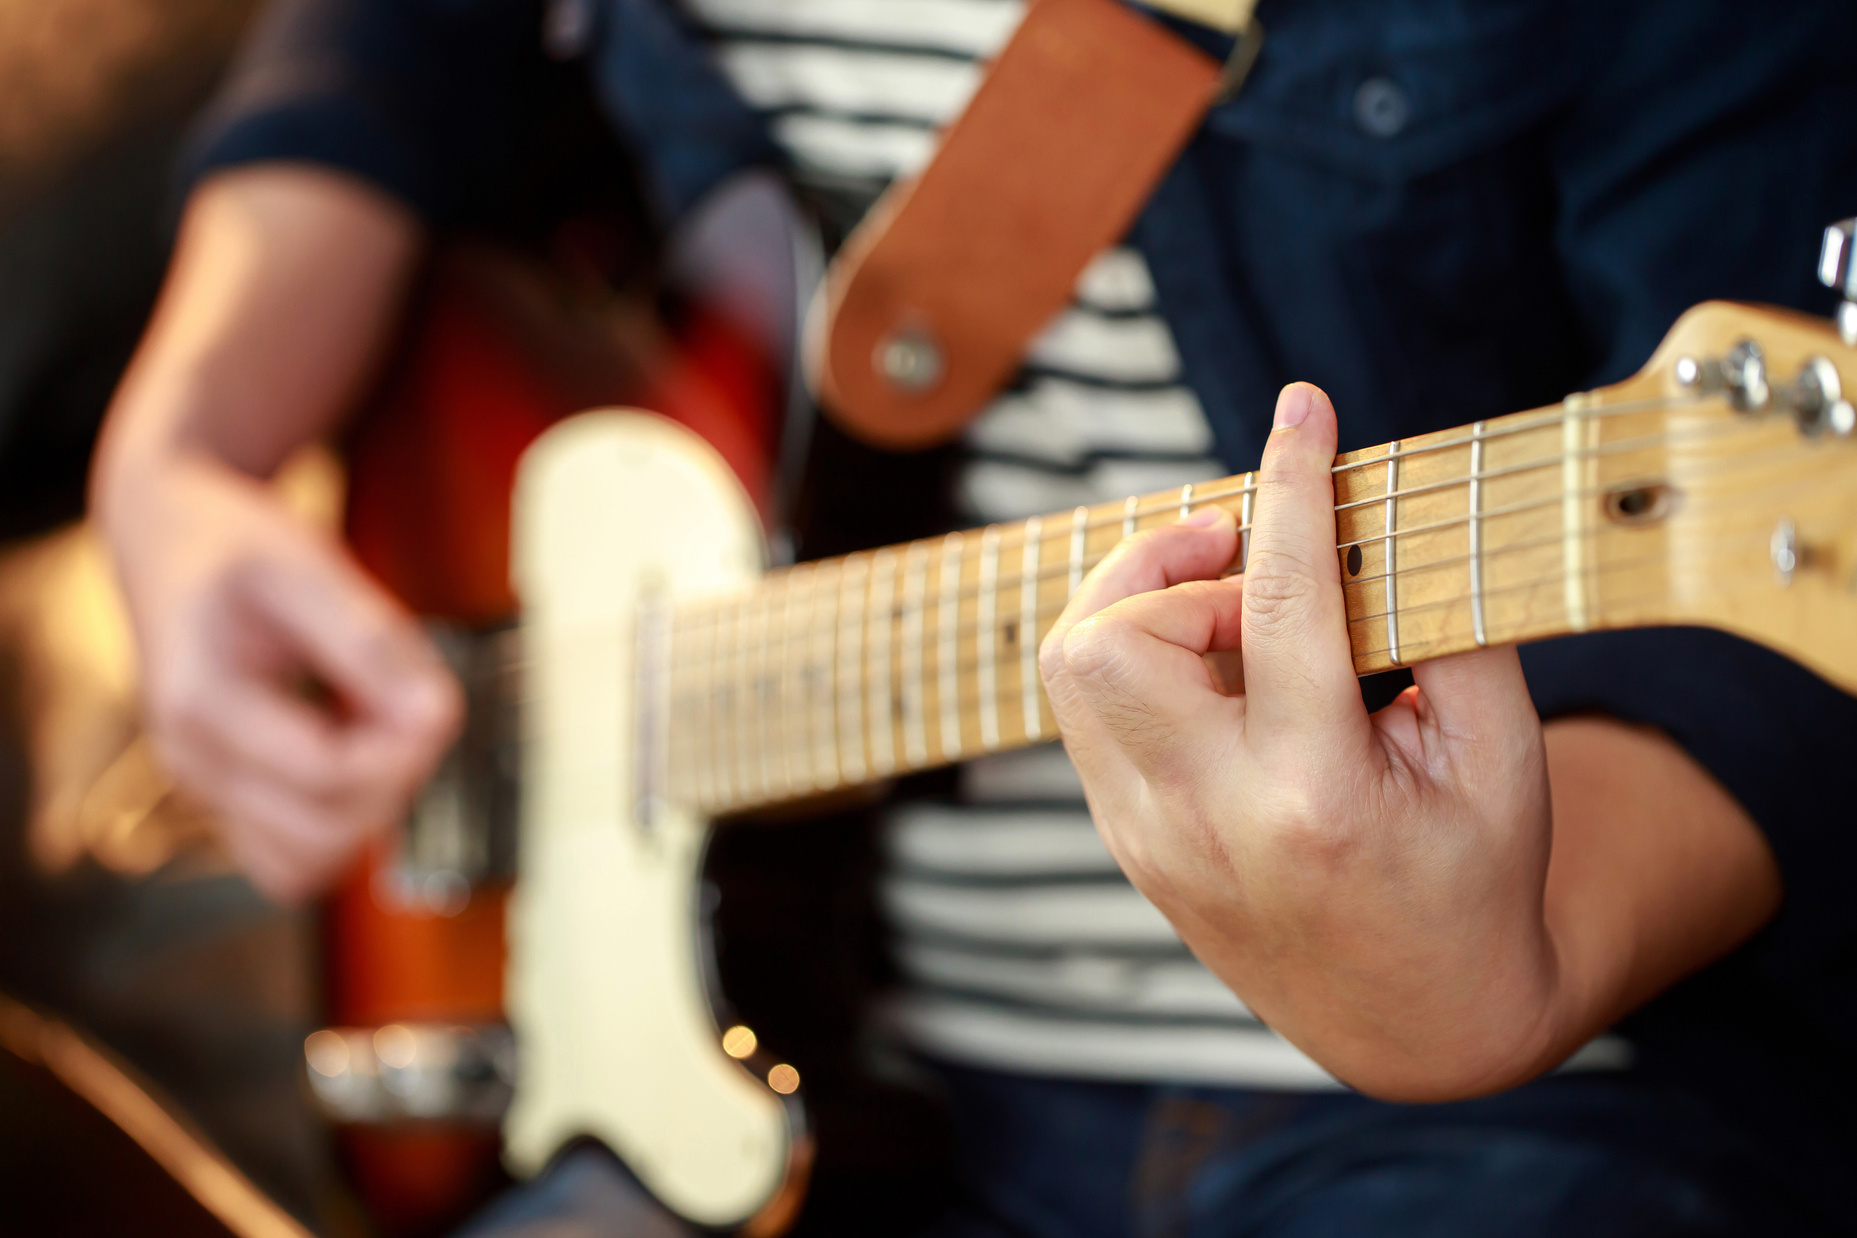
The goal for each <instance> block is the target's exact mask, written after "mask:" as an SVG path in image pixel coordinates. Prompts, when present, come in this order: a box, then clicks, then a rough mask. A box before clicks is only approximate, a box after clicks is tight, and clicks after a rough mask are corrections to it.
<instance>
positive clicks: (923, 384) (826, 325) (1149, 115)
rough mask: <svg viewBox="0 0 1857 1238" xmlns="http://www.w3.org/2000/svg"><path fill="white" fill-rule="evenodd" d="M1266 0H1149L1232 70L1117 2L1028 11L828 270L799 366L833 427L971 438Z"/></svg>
mask: <svg viewBox="0 0 1857 1238" xmlns="http://www.w3.org/2000/svg"><path fill="white" fill-rule="evenodd" d="M1254 4H1255V0H1155V2H1154V4H1153V7H1155V8H1159V9H1164V10H1166V11H1168V12H1171V13H1174V14H1176V15H1178V16H1181V17H1184V18H1186V19H1188V20H1191V21H1195V22H1198V23H1200V24H1202V25H1206V26H1210V27H1215V28H1218V29H1222V30H1224V31H1226V32H1227V33H1230V34H1233V35H1234V36H1236V37H1237V39H1238V42H1237V45H1236V49H1235V50H1234V52H1233V54H1232V57H1231V59H1230V60H1229V61H1228V62H1227V63H1226V64H1225V65H1224V66H1221V65H1220V64H1219V62H1218V61H1216V60H1215V59H1213V58H1212V57H1211V56H1208V55H1207V54H1206V53H1205V52H1203V51H1201V50H1200V49H1199V48H1197V47H1194V46H1193V45H1192V44H1190V43H1188V42H1187V41H1186V40H1185V39H1183V38H1181V37H1180V36H1179V35H1177V34H1175V33H1174V32H1172V31H1170V30H1168V29H1166V28H1165V27H1164V26H1162V25H1161V24H1160V23H1158V22H1156V21H1154V20H1152V19H1151V18H1149V17H1147V16H1145V15H1143V14H1141V13H1139V12H1136V11H1135V10H1133V9H1130V8H1128V7H1126V6H1125V5H1123V4H1121V3H1119V0H1034V2H1033V4H1032V5H1031V7H1030V8H1029V9H1028V10H1027V12H1026V15H1025V18H1024V20H1023V21H1022V22H1021V24H1020V26H1019V28H1018V31H1017V32H1016V33H1015V34H1014V35H1013V37H1012V38H1011V40H1010V41H1009V42H1008V43H1007V44H1006V47H1005V48H1004V50H1002V51H1001V52H1000V54H999V56H998V57H997V58H996V59H995V60H994V61H993V63H992V64H991V66H990V67H989V68H988V70H987V72H986V76H985V77H984V78H983V79H982V81H981V83H980V87H979V89H978V90H977V91H976V92H975V94H974V97H973V99H972V101H971V102H969V104H968V105H967V109H966V110H965V111H964V112H962V113H961V115H960V117H959V118H958V119H956V120H955V122H954V124H953V125H952V126H950V127H949V129H948V130H947V132H946V133H945V134H944V135H943V138H942V142H941V145H940V147H939V149H938V150H937V151H936V154H935V157H934V158H933V159H932V160H931V161H930V163H929V165H928V167H927V168H925V169H924V170H923V171H922V173H921V174H920V175H919V176H917V177H915V178H913V179H912V180H909V181H906V182H899V183H898V184H896V185H894V186H892V187H891V189H890V190H889V192H887V193H886V194H885V195H884V196H883V198H882V199H881V200H880V201H879V202H878V203H877V205H876V206H875V207H874V208H873V209H872V211H871V213H870V214H869V215H868V216H867V217H866V219H865V220H864V222H863V223H862V224H861V225H859V227H858V228H857V229H856V230H855V231H854V232H853V233H852V234H851V236H850V237H849V238H847V240H846V241H845V244H844V247H843V248H842V249H841V250H840V251H839V253H838V255H837V257H836V258H835V259H834V260H833V262H832V265H831V269H830V270H829V271H828V272H827V273H826V278H825V283H824V286H823V288H822V289H821V293H820V295H821V301H820V302H819V303H818V304H816V305H815V307H814V312H813V314H812V315H811V321H810V322H809V324H808V335H809V339H808V341H807V345H808V346H807V349H806V361H807V366H808V373H809V377H810V379H811V382H812V385H813V390H814V391H815V393H817V395H818V396H819V398H820V400H821V402H822V403H823V404H824V406H825V408H826V410H827V411H828V412H829V413H830V414H831V415H832V416H833V417H834V419H835V420H837V421H838V423H839V424H840V425H842V426H843V427H845V429H847V430H848V431H850V432H851V433H853V434H855V435H857V436H858V437H860V438H862V439H864V440H865V441H867V442H871V443H874V444H876V445H878V446H883V447H892V448H911V447H924V446H928V445H931V444H934V443H938V442H942V441H945V440H947V439H949V438H952V437H953V436H954V435H955V434H957V433H959V431H960V430H961V428H962V427H964V426H965V425H966V424H967V423H968V421H969V420H971V419H972V418H973V416H974V414H976V413H977V412H979V411H980V409H981V407H982V406H983V405H985V403H986V402H987V400H988V399H989V398H990V397H991V396H992V395H993V394H994V393H995V392H996V391H998V390H999V388H1000V387H1001V386H1002V385H1003V384H1004V383H1005V382H1006V381H1008V380H1009V379H1010V378H1011V376H1012V374H1013V371H1014V370H1015V369H1016V367H1017V366H1018V364H1019V361H1020V358H1021V357H1022V355H1023V354H1024V351H1025V348H1026V345H1027V344H1028V343H1029V342H1030V341H1031V339H1032V337H1033V336H1034V335H1036V334H1037V332H1038V331H1039V330H1040V329H1041V328H1042V327H1044V325H1045V324H1046V323H1047V322H1049V321H1050V320H1051V318H1052V317H1053V316H1054V315H1056V314H1057V313H1058V312H1059V311H1060V310H1061V309H1063V307H1064V306H1065V305H1066V304H1067V303H1068V302H1069V300H1070V297H1071V294H1072V290H1073V289H1074V288H1075V286H1076V282H1077V277H1078V276H1079V275H1080V274H1082V272H1083V269H1084V267H1085V266H1086V265H1087V264H1088V263H1089V261H1090V259H1091V258H1093V257H1095V256H1096V254H1097V253H1099V252H1100V251H1101V250H1103V249H1104V248H1105V247H1107V246H1109V245H1111V244H1113V243H1115V242H1116V241H1118V240H1120V239H1121V238H1122V236H1123V235H1124V234H1125V233H1126V232H1127V230H1128V228H1129V226H1130V225H1131V224H1132V223H1133V222H1134V219H1135V215H1136V214H1137V212H1139V211H1140V210H1141V207H1142V205H1143V204H1144V203H1145V202H1146V201H1147V199H1148V196H1149V194H1151V193H1152V192H1153V190H1154V187H1155V185H1156V184H1157V183H1158V182H1159V181H1160V178H1161V177H1162V176H1163V175H1164V174H1165V173H1166V171H1167V169H1168V168H1169V167H1170V166H1171V165H1172V163H1173V161H1174V159H1175V157H1176V156H1177V155H1178V154H1179V152H1180V149H1181V148H1182V147H1183V146H1184V145H1185V144H1186V141H1187V139H1188V138H1189V137H1191V136H1192V134H1193V131H1194V130H1195V129H1196V128H1198V126H1199V122H1200V119H1201V117H1202V116H1204V114H1205V112H1206V110H1207V108H1208V107H1210V106H1211V105H1212V103H1213V102H1214V101H1215V100H1216V99H1218V98H1219V97H1221V96H1222V95H1225V94H1229V92H1231V91H1233V90H1235V89H1236V88H1237V86H1238V84H1239V83H1241V82H1242V80H1243V77H1244V74H1245V73H1246V72H1248V71H1249V69H1250V67H1251V63H1252V62H1253V61H1254V60H1255V58H1256V55H1257V50H1258V47H1259V45H1260V43H1261V39H1262V31H1261V29H1260V28H1259V27H1258V25H1257V23H1256V22H1255V21H1254V20H1253V19H1252V17H1251V9H1252V7H1253V5H1254Z"/></svg>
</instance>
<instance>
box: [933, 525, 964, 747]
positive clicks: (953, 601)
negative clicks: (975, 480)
mask: <svg viewBox="0 0 1857 1238" xmlns="http://www.w3.org/2000/svg"><path fill="white" fill-rule="evenodd" d="M966 544H967V539H966V538H965V537H964V536H962V535H961V534H959V533H950V534H948V536H947V537H945V538H943V539H942V542H941V580H940V582H939V584H940V593H941V613H940V615H939V617H938V618H937V620H936V623H935V636H936V651H935V672H936V676H937V683H938V685H939V687H938V688H937V691H936V695H937V697H939V698H940V700H939V704H940V706H941V755H942V756H943V757H944V758H945V759H947V760H950V761H952V760H954V759H955V758H957V757H959V756H960V755H961V707H960V701H959V700H958V699H957V696H956V687H955V666H954V661H955V658H956V656H957V655H958V652H959V646H958V644H957V641H958V640H959V638H960V625H961V551H962V549H963V548H964V547H965V546H966Z"/></svg>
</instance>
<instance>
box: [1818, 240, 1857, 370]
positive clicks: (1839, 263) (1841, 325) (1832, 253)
mask: <svg viewBox="0 0 1857 1238" xmlns="http://www.w3.org/2000/svg"><path fill="white" fill-rule="evenodd" d="M1853 245H1857V219H1846V220H1843V221H1842V222H1840V223H1835V224H1832V225H1831V226H1830V227H1829V228H1826V229H1825V243H1824V246H1823V247H1822V248H1821V249H1820V250H1819V251H1818V281H1819V283H1821V284H1823V285H1824V286H1825V287H1827V288H1830V289H1831V290H1833V291H1834V292H1837V293H1838V294H1840V295H1841V296H1843V298H1844V301H1843V304H1841V305H1839V306H1838V334H1839V335H1842V336H1843V337H1844V342H1845V343H1846V344H1851V345H1857V262H1852V261H1851V250H1852V247H1853Z"/></svg>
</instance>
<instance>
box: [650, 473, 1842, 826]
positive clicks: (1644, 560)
mask: <svg viewBox="0 0 1857 1238" xmlns="http://www.w3.org/2000/svg"><path fill="white" fill-rule="evenodd" d="M1683 480H1692V478H1690V477H1685V478H1684V479H1683ZM1828 484H1830V482H1829V481H1828V480H1826V479H1820V480H1819V481H1818V482H1817V484H1816V485H1814V486H1812V487H1810V489H1813V490H1818V491H1822V490H1823V489H1824V488H1825V487H1826V486H1827V485H1828ZM1779 485H1786V486H1788V487H1789V488H1790V489H1791V492H1792V494H1793V496H1794V497H1795V498H1797V497H1799V495H1800V492H1799V491H1798V489H1797V486H1796V485H1795V484H1794V483H1793V481H1792V479H1785V480H1781V481H1776V482H1774V483H1770V484H1769V486H1768V487H1766V489H1767V490H1771V489H1773V488H1774V487H1775V486H1779ZM1739 497H1740V499H1741V501H1742V504H1743V505H1745V504H1748V503H1752V502H1756V501H1760V500H1761V499H1762V498H1763V495H1762V493H1761V492H1753V493H1748V494H1744V495H1742V496H1739ZM1723 510H1725V509H1723V508H1720V507H1717V508H1716V509H1714V510H1712V511H1711V513H1710V514H1711V518H1719V517H1720V516H1721V514H1722V511H1723ZM1611 531H1612V530H1611V529H1609V528H1607V527H1604V526H1601V527H1595V528H1592V529H1588V530H1583V531H1582V533H1581V534H1580V535H1579V536H1580V537H1582V538H1583V539H1594V538H1597V537H1598V536H1599V535H1601V534H1602V533H1607V532H1611ZM1764 537H1765V534H1763V533H1760V532H1758V531H1756V532H1751V533H1750V532H1746V531H1744V532H1743V533H1742V534H1741V535H1740V537H1739V538H1736V539H1732V540H1733V541H1734V542H1736V543H1738V542H1750V543H1757V542H1758V541H1759V540H1760V539H1762V538H1764ZM1563 540H1564V539H1563V538H1550V539H1543V540H1542V542H1541V543H1540V544H1542V545H1549V544H1554V543H1555V542H1560V541H1563ZM1730 541H1731V539H1728V538H1724V537H1721V536H1717V537H1715V538H1713V539H1712V540H1711V541H1710V548H1711V553H1712V554H1715V555H1719V554H1721V553H1723V548H1724V546H1727V545H1729V544H1730ZM1523 548H1524V547H1519V546H1514V545H1512V546H1510V547H1506V548H1504V551H1505V552H1510V551H1516V550H1519V549H1523ZM1499 553H1500V552H1499ZM1659 562H1668V558H1667V556H1665V555H1662V554H1654V555H1647V556H1640V557H1637V558H1634V559H1629V560H1613V561H1610V562H1608V563H1606V564H1604V565H1601V566H1600V567H1598V568H1596V569H1594V572H1593V573H1592V574H1593V575H1594V576H1611V575H1615V574H1617V573H1619V572H1624V571H1631V570H1635V569H1636V568H1638V567H1640V566H1643V565H1646V564H1655V563H1659ZM1436 566H1437V564H1436V563H1428V564H1425V565H1418V566H1417V567H1415V569H1413V570H1424V569H1425V568H1435V567H1436ZM1680 566H1681V567H1683V568H1685V569H1687V570H1689V571H1690V572H1691V573H1692V574H1693V573H1694V572H1699V571H1701V570H1702V569H1701V568H1700V567H1699V566H1698V565H1695V564H1689V565H1680ZM823 574H824V573H821V575H823ZM1565 579H1566V574H1565V572H1564V570H1562V571H1556V572H1550V573H1546V574H1544V575H1542V576H1540V577H1538V578H1536V579H1535V580H1532V581H1526V582H1516V583H1513V584H1510V585H1506V586H1499V587H1498V588H1496V589H1494V590H1491V591H1490V594H1494V595H1503V594H1513V593H1518V592H1527V591H1536V590H1540V589H1544V588H1556V587H1561V586H1564V583H1565ZM834 583H842V580H835V581H834ZM1350 583H1355V582H1344V585H1345V584H1350ZM1686 592H1687V594H1688V595H1690V596H1691V597H1692V598H1693V597H1697V596H1709V595H1712V594H1720V593H1722V592H1724V590H1722V589H1720V588H1719V587H1718V588H1714V589H1702V590H1697V589H1695V588H1693V587H1692V588H1690V589H1688V590H1686ZM1609 594H1610V595H1609V597H1608V605H1609V606H1630V605H1633V604H1634V603H1635V602H1636V601H1637V600H1639V599H1633V598H1632V597H1630V596H1625V597H1620V596H1619V595H1618V594H1617V593H1616V592H1611V591H1609ZM1657 596H1658V594H1657V593H1656V592H1654V591H1652V592H1646V593H1643V594H1642V595H1641V600H1645V601H1651V600H1655V598H1656V597H1657ZM815 600H816V598H815ZM1468 600H1470V595H1468V594H1461V595H1458V596H1456V597H1451V598H1446V599H1440V600H1438V601H1436V602H1433V603H1426V604H1421V605H1420V606H1419V607H1412V608H1407V607H1402V608H1401V612H1402V613H1415V612H1416V611H1417V610H1419V609H1428V608H1433V607H1448V606H1461V605H1463V604H1464V603H1465V602H1466V601H1468ZM771 604H772V603H771V599H770V600H769V601H768V605H769V606H770V607H771ZM1039 609H1040V613H1041V615H1042V606H1041V607H1040V608H1039ZM1375 617H1383V616H1375V615H1361V616H1355V617H1353V618H1352V619H1351V620H1350V622H1351V623H1353V622H1363V621H1368V620H1371V619H1373V618H1375ZM1038 626H1039V628H1040V629H1041V634H1042V631H1043V630H1045V625H1044V624H1043V622H1042V617H1041V619H1040V621H1039V624H1038ZM1505 626H1512V627H1513V626H1516V625H1505ZM842 627H843V625H842V624H841V625H840V630H842ZM1520 627H1521V629H1522V631H1521V633H1519V634H1525V632H1526V627H1527V624H1526V621H1524V622H1523V623H1522V624H1521V625H1520ZM1463 639H1464V638H1463V634H1461V633H1454V634H1447V635H1445V636H1440V637H1436V638H1430V639H1425V640H1422V641H1420V642H1419V644H1418V645H1417V646H1413V645H1412V644H1411V643H1410V642H1409V641H1408V642H1407V649H1408V650H1411V649H1413V648H1419V649H1425V650H1431V649H1439V648H1447V649H1448V647H1449V646H1451V644H1452V643H1453V642H1457V643H1458V647H1460V648H1470V647H1473V646H1466V645H1463V644H1462V641H1463ZM1491 643H1502V642H1501V641H1497V642H1491ZM784 644H785V642H784V641H783V645H784ZM1386 652H1389V650H1388V649H1386V648H1370V649H1366V650H1361V651H1357V652H1355V653H1354V654H1353V656H1354V657H1355V658H1356V659H1358V658H1363V657H1373V656H1377V655H1379V654H1383V653H1386ZM1426 656H1429V655H1426ZM785 660H786V659H785V657H784V655H783V662H784V661H785ZM1419 660H1423V658H1407V659H1405V661H1408V662H1410V661H1419ZM835 668H836V659H834V668H833V669H834V670H835ZM806 669H807V668H806V666H805V665H804V664H802V667H801V674H800V677H801V679H802V681H803V680H804V678H805V671H806ZM897 670H898V668H897V666H896V662H895V659H894V658H892V660H891V665H890V667H889V668H888V671H889V674H888V676H887V678H888V679H889V680H890V681H891V682H892V683H894V682H895V681H896V674H897ZM859 671H860V674H859V678H860V679H863V678H866V677H867V672H868V668H867V667H865V666H860V668H859ZM788 677H789V676H787V675H785V674H784V673H783V675H782V677H781V681H779V682H777V683H776V684H774V685H773V686H775V688H776V690H777V691H778V692H779V693H780V694H781V695H782V696H785V695H786V694H787V691H786V687H785V683H784V681H785V679H787V678H788ZM712 687H713V684H712ZM895 695H896V694H894V693H893V694H892V696H893V699H894V698H895ZM977 697H978V693H977V691H976V692H974V693H966V692H961V693H958V694H957V708H958V709H959V710H960V711H961V712H962V713H963V714H964V713H965V712H966V710H967V708H968V704H967V702H968V701H976V703H977V700H976V698H977ZM822 700H823V703H824V704H825V705H826V706H827V707H828V709H831V710H833V711H834V713H833V720H832V722H831V723H830V724H829V725H828V729H829V730H830V731H831V732H832V738H833V741H834V742H833V751H834V755H835V756H836V757H842V754H843V749H844V744H843V739H844V737H843V736H842V735H840V734H838V731H837V726H838V723H837V719H836V712H835V709H836V704H837V700H836V694H835V693H834V692H831V691H828V692H826V693H824V694H822ZM783 706H784V702H783ZM815 708H816V707H815ZM790 710H791V706H784V710H783V712H790ZM709 712H714V711H709ZM728 712H733V710H732V709H731V710H729V711H728ZM766 721H767V720H766V719H765V718H763V719H761V721H760V729H761V730H762V731H763V732H765V728H766ZM685 729H686V730H687V729H688V725H687V724H686V726H685ZM711 729H714V728H713V727H712V728H711ZM761 738H762V742H763V743H765V742H766V737H765V734H763V736H762V737H761ZM853 738H854V739H856V740H857V742H858V744H859V747H860V748H862V747H863V746H864V744H863V741H864V739H865V738H867V737H866V736H863V735H859V736H855V737H853ZM757 747H760V745H757ZM892 747H893V748H894V744H893V745H892ZM718 755H721V754H718ZM741 755H742V756H744V757H745V756H746V754H745V753H743V754H741ZM873 755H874V753H873ZM889 755H890V757H891V761H890V762H889V764H891V765H892V766H893V767H895V768H898V769H907V768H927V767H929V766H931V765H933V764H936V763H945V760H946V759H947V758H946V757H943V758H940V759H939V760H938V761H931V762H928V763H927V764H923V763H921V762H912V761H911V760H909V759H908V756H907V754H898V753H896V752H894V751H892V752H891V753H890V754H889ZM957 755H958V754H957ZM784 756H785V760H784V761H783V766H785V767H786V768H785V770H784V772H783V775H782V778H781V779H780V783H781V786H780V788H778V790H780V791H781V793H782V794H785V795H793V794H803V793H807V792H810V791H814V790H817V789H820V788H822V787H824V788H828V789H829V788H830V787H833V786H843V785H846V780H845V779H843V778H837V777H834V778H832V779H827V780H821V779H820V778H819V776H818V773H817V770H818V766H817V760H816V753H815V754H814V755H813V756H812V757H810V758H808V757H804V756H800V757H799V758H798V759H797V760H796V754H795V752H794V751H793V750H792V748H791V746H787V747H786V748H785V751H784ZM899 757H900V759H899ZM809 762H810V763H811V764H810V768H809V769H808V768H807V766H808V763H809ZM735 763H736V764H739V763H740V762H739V760H738V761H736V762H735ZM686 764H688V763H687V762H686ZM712 764H713V763H712ZM796 764H798V765H799V766H801V767H802V768H801V773H800V776H799V777H798V778H795V777H794V776H793V772H792V771H793V767H794V766H795V765H796ZM860 764H862V762H860ZM705 778H707V780H708V781H711V782H714V781H715V780H716V779H715V777H714V774H713V772H711V773H707V774H705V773H702V772H699V773H698V774H697V781H699V782H701V781H703V780H704V779H705ZM762 782H763V786H762V794H761V796H760V797H759V799H755V798H739V797H732V796H731V797H724V798H722V799H720V800H717V801H712V802H718V803H721V804H722V805H723V806H725V807H727V806H730V805H735V806H740V807H747V806H752V805H753V804H756V803H766V802H776V801H777V800H778V798H780V796H779V795H775V794H774V793H775V791H776V790H777V788H776V787H775V786H774V784H773V783H772V782H771V781H770V780H767V779H766V778H765V777H764V778H763V780H762ZM699 791H700V788H699ZM704 798H707V797H704Z"/></svg>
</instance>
